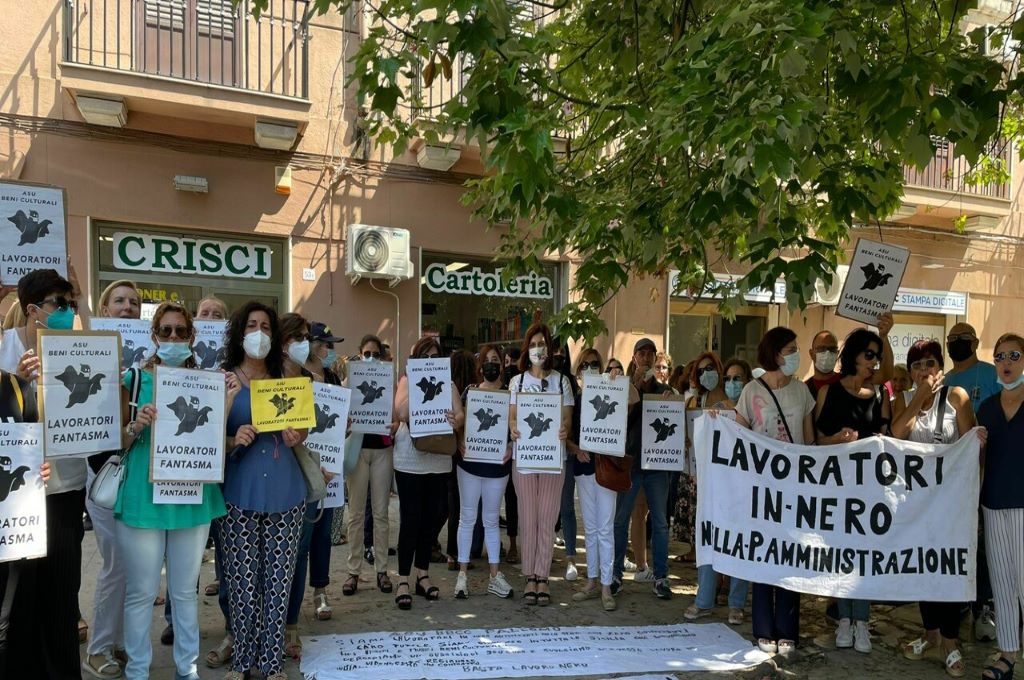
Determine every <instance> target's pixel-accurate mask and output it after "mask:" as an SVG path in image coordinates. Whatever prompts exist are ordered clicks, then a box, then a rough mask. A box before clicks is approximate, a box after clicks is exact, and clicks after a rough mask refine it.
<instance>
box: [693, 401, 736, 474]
mask: <svg viewBox="0 0 1024 680" xmlns="http://www.w3.org/2000/svg"><path fill="white" fill-rule="evenodd" d="M704 413H705V410H704V409H700V408H689V409H686V465H685V466H684V467H683V473H685V474H688V475H691V476H696V474H697V461H696V453H695V452H694V450H693V431H694V425H693V424H694V422H696V420H697V418H700V417H701V416H702V415H704ZM718 417H719V418H728V419H729V420H736V411H732V410H720V411H718Z"/></svg>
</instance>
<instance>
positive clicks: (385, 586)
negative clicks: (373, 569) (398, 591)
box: [377, 571, 394, 593]
mask: <svg viewBox="0 0 1024 680" xmlns="http://www.w3.org/2000/svg"><path fill="white" fill-rule="evenodd" d="M377 587H378V588H379V589H380V592H382V593H390V592H391V591H392V590H393V589H394V587H393V586H392V585H391V579H390V578H388V572H386V571H378V572H377Z"/></svg>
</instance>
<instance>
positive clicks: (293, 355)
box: [288, 340, 309, 366]
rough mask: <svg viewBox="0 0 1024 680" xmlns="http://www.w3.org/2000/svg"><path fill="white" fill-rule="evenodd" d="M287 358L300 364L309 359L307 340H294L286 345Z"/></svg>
mask: <svg viewBox="0 0 1024 680" xmlns="http://www.w3.org/2000/svg"><path fill="white" fill-rule="evenodd" d="M288 358H289V359H291V360H292V361H294V362H295V363H297V364H299V365H300V366H301V365H302V364H304V363H306V360H307V359H309V340H303V341H302V342H299V341H295V342H293V343H292V344H290V345H288Z"/></svg>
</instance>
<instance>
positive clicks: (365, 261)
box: [345, 224, 413, 286]
mask: <svg viewBox="0 0 1024 680" xmlns="http://www.w3.org/2000/svg"><path fill="white" fill-rule="evenodd" d="M345 273H346V274H348V276H349V278H350V279H351V280H352V283H353V285H354V284H356V283H359V281H360V279H387V280H388V283H389V284H390V285H392V286H394V285H396V284H398V283H400V282H401V281H406V280H407V279H410V278H412V274H413V266H412V260H411V259H410V258H409V230H408V229H393V228H391V227H374V226H369V225H366V224H351V225H349V227H348V238H347V240H346V244H345Z"/></svg>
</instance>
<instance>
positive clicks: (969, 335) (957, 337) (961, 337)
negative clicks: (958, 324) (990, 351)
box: [946, 333, 978, 342]
mask: <svg viewBox="0 0 1024 680" xmlns="http://www.w3.org/2000/svg"><path fill="white" fill-rule="evenodd" d="M977 339H978V338H976V337H975V336H974V333H960V334H959V335H948V336H946V342H956V341H957V340H971V341H973V340H977Z"/></svg>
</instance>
